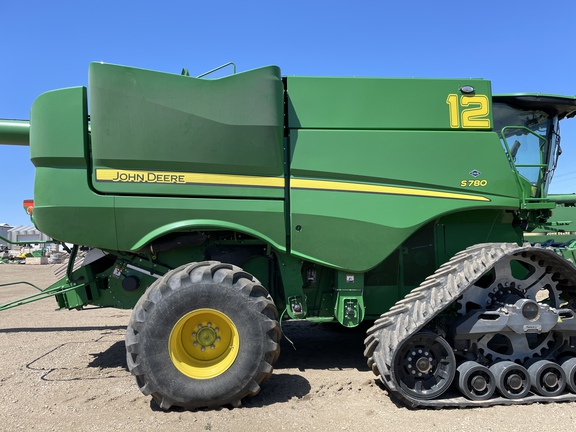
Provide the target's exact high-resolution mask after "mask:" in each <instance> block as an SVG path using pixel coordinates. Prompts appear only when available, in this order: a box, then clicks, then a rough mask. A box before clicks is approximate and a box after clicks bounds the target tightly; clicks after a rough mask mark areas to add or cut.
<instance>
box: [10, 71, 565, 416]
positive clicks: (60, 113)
mask: <svg viewBox="0 0 576 432" xmlns="http://www.w3.org/2000/svg"><path fill="white" fill-rule="evenodd" d="M88 91H89V97H88ZM88 100H89V101H90V102H89V105H88ZM575 113H576V98H573V97H565V96H548V95H524V94H518V95H502V96H493V95H492V94H491V87H490V82H489V81H486V80H480V79H390V78H333V77H324V78H323V77H298V76H288V77H282V76H281V73H280V70H279V69H278V68H277V67H275V66H269V67H263V68H260V69H255V70H252V71H248V72H244V73H239V74H235V75H232V76H229V77H225V78H220V79H214V80H210V79H198V78H191V77H189V76H184V75H173V74H167V73H160V72H154V71H148V70H142V69H136V68H130V67H124V66H115V65H108V64H96V63H95V64H92V65H91V66H90V76H89V90H87V89H85V88H82V87H77V88H68V89H62V90H56V91H53V92H49V93H45V94H43V95H41V96H40V97H39V98H38V99H37V100H36V102H35V103H34V105H33V107H32V111H31V120H30V126H29V127H30V136H31V140H30V146H31V159H32V162H33V163H34V165H35V166H36V183H35V197H34V198H35V201H34V213H33V217H34V221H35V223H36V225H37V227H38V228H39V229H40V230H41V231H43V232H44V233H46V234H47V235H49V236H51V237H52V238H54V239H56V240H58V241H62V242H68V243H74V244H76V245H83V246H87V247H88V248H90V249H91V250H90V251H89V252H88V254H87V256H86V258H85V261H84V264H83V265H82V266H81V267H80V268H78V269H77V270H73V267H72V265H73V262H72V261H73V260H72V261H71V264H70V266H69V268H68V272H67V276H66V278H65V279H64V280H62V281H60V282H58V283H56V284H54V285H53V286H52V287H49V289H48V292H50V293H53V292H54V293H56V299H57V301H58V304H59V306H60V307H61V308H68V309H71V308H82V307H84V306H86V305H97V306H112V307H118V308H134V311H133V314H132V319H131V321H130V324H129V326H128V330H127V335H126V349H127V361H128V366H129V368H130V370H131V371H132V373H133V374H134V375H135V376H136V379H137V383H138V385H139V386H140V388H141V389H142V391H143V392H144V393H145V394H147V395H152V397H153V398H154V400H155V401H156V402H157V403H158V404H159V405H160V406H161V407H162V408H164V409H168V408H170V407H171V406H180V407H184V408H188V409H195V408H199V407H217V406H221V405H226V404H232V405H235V406H236V405H239V404H240V402H241V400H242V398H244V397H246V396H250V395H254V394H256V393H257V392H258V391H259V389H260V384H261V383H262V382H263V381H265V380H266V379H267V378H268V377H269V376H270V374H271V372H272V364H273V363H274V362H275V361H276V359H277V358H278V355H279V345H278V342H279V338H280V323H279V316H282V317H285V318H286V319H288V318H291V319H307V320H311V321H317V322H329V321H337V322H340V323H341V324H342V325H343V326H346V327H354V326H357V325H359V324H360V323H361V322H362V321H364V320H375V323H374V326H373V327H372V328H371V329H370V330H369V331H368V336H367V338H366V350H365V355H366V357H367V358H368V364H369V365H370V367H371V368H372V370H373V371H374V372H375V373H376V375H378V376H379V377H380V379H381V380H382V382H383V383H384V384H385V385H386V386H387V387H388V388H389V389H390V390H391V391H392V392H393V393H394V394H395V395H397V396H398V397H400V398H401V399H402V400H404V401H405V402H407V403H409V404H411V405H414V406H418V405H425V406H436V407H441V406H467V405H471V406H477V405H494V404H499V403H509V401H510V400H511V399H513V400H515V401H516V402H517V403H526V402H534V401H547V400H551V399H550V398H553V399H554V400H576V383H575V380H576V346H575V345H576V343H575V341H576V324H572V321H575V322H576V320H574V318H575V317H576V315H575V314H576V312H575V311H574V309H573V307H572V305H573V303H572V302H573V300H575V299H574V298H573V297H574V295H575V293H574V290H575V284H576V268H575V267H574V266H573V264H571V263H570V261H569V260H568V259H570V258H573V257H574V253H573V248H572V247H571V246H570V245H569V244H564V245H562V246H560V245H555V247H556V248H557V252H561V253H562V254H563V256H564V257H565V258H562V257H561V256H560V255H559V254H558V253H556V252H555V251H553V250H551V249H545V248H542V247H541V246H539V245H534V246H531V245H529V244H527V243H526V244H523V241H524V235H525V234H524V233H525V232H531V231H534V230H535V229H536V230H537V229H538V227H539V226H542V224H544V223H546V221H547V220H548V218H549V217H550V215H551V210H552V209H554V207H555V205H556V202H555V201H554V200H553V199H549V198H548V197H547V189H548V185H549V183H550V180H551V173H552V172H553V170H554V167H555V164H556V160H557V157H558V156H559V154H560V151H559V134H558V130H559V129H558V121H559V120H562V119H563V118H566V117H572V116H574V114H575ZM27 127H28V124H27V123H25V122H24V123H22V122H17V121H5V122H0V141H1V142H7V143H16V144H26V142H27V132H26V131H25V130H24V129H26V128H27ZM64 220H66V221H67V223H66V224H63V223H62V221H64ZM526 238H527V239H528V240H529V235H528V234H526ZM76 250H77V249H74V254H73V255H75V252H76ZM170 383H172V384H170ZM174 383H177V384H174Z"/></svg>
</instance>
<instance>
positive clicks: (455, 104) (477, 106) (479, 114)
mask: <svg viewBox="0 0 576 432" xmlns="http://www.w3.org/2000/svg"><path fill="white" fill-rule="evenodd" d="M446 103H447V104H448V111H449V113H450V127H451V128H459V127H462V128H465V129H490V118H488V114H489V107H490V101H489V100H488V96H486V95H475V96H460V97H458V95H457V94H454V93H452V94H449V95H448V98H446Z"/></svg>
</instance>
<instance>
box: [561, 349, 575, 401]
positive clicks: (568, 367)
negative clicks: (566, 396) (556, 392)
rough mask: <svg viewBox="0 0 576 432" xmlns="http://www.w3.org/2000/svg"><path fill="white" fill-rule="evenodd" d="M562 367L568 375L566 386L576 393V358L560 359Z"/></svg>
mask: <svg viewBox="0 0 576 432" xmlns="http://www.w3.org/2000/svg"><path fill="white" fill-rule="evenodd" d="M559 363H560V366H561V367H562V370H563V371H564V373H565V374H566V386H567V387H568V390H570V391H571V392H572V393H576V357H564V358H562V359H560V362H559Z"/></svg>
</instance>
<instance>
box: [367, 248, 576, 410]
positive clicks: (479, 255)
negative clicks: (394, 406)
mask: <svg viewBox="0 0 576 432" xmlns="http://www.w3.org/2000/svg"><path fill="white" fill-rule="evenodd" d="M522 252H527V253H528V254H529V255H531V256H534V255H535V256H537V257H538V262H539V264H540V263H542V265H546V266H550V267H551V271H552V272H553V273H558V274H560V275H562V277H563V279H562V280H561V284H562V286H563V287H562V289H563V290H568V291H575V289H574V287H576V268H575V267H574V265H573V264H572V263H570V262H569V261H567V260H565V259H564V258H563V257H562V256H561V255H559V254H558V253H556V252H555V251H554V250H553V249H551V248H543V247H541V246H540V245H535V246H533V245H531V244H529V243H526V244H524V245H523V246H518V245H517V244H515V243H486V244H478V245H475V246H471V247H469V248H468V249H466V250H464V251H461V252H459V253H458V254H456V255H455V256H454V257H452V259H450V261H448V262H446V263H445V264H443V265H442V266H441V267H440V268H439V269H438V270H437V271H436V272H435V273H434V274H432V275H431V276H429V277H428V278H426V280H424V282H422V284H421V285H420V286H419V287H417V288H415V289H413V290H412V291H411V292H410V293H409V294H408V295H407V296H406V297H405V298H404V299H402V300H400V301H399V302H397V303H396V304H395V305H394V306H393V307H392V308H391V309H390V310H389V311H388V312H386V313H385V314H383V315H382V316H381V317H380V318H379V319H378V320H376V321H375V322H374V326H373V327H371V328H370V329H369V330H368V332H367V337H366V339H365V341H364V343H365V346H366V349H365V350H364V355H365V356H366V357H367V358H368V367H370V368H371V369H372V371H373V372H374V374H375V375H377V376H379V377H380V380H381V381H382V383H383V384H384V385H385V386H386V387H387V388H388V389H389V390H390V391H391V392H392V393H393V394H394V395H395V396H396V397H398V398H399V399H401V400H402V401H403V402H405V403H406V404H408V405H409V406H412V407H417V406H427V407H434V408H444V407H461V408H463V407H478V406H492V405H514V404H528V403H534V402H558V401H566V400H576V394H563V395H560V396H556V397H542V396H538V395H535V394H534V395H530V396H527V397H525V398H522V399H506V398H503V397H498V396H495V397H493V398H492V399H489V400H486V401H472V400H469V399H467V398H465V397H464V396H461V395H459V394H454V392H452V393H449V392H450V391H451V390H449V391H448V392H447V393H445V394H444V395H442V396H440V398H438V399H434V400H422V399H414V398H412V397H410V396H407V395H405V394H404V393H403V392H401V391H400V390H399V389H398V388H397V387H396V385H395V384H394V379H393V377H392V376H391V372H390V365H391V364H392V360H393V358H394V353H395V351H396V349H397V348H398V347H399V346H400V344H401V343H402V342H403V341H405V340H406V339H408V338H409V337H410V336H411V335H413V334H414V333H416V332H418V331H419V330H420V329H422V328H423V327H424V326H425V325H426V324H428V323H429V322H430V321H432V319H433V318H434V317H435V316H436V315H438V314H439V313H440V312H442V311H443V310H444V309H445V308H446V307H448V306H449V305H450V304H452V303H453V302H454V301H456V299H457V298H458V297H459V296H461V295H462V294H463V293H464V291H466V289H468V288H469V287H470V286H472V285H473V284H474V283H475V282H476V281H477V280H478V279H479V278H480V277H481V276H482V275H483V274H484V273H486V272H487V271H488V270H490V269H491V268H492V267H493V266H494V264H495V263H496V262H497V261H498V260H500V259H502V258H503V257H505V256H509V255H514V254H519V253H522ZM564 294H567V293H566V292H565V293H564Z"/></svg>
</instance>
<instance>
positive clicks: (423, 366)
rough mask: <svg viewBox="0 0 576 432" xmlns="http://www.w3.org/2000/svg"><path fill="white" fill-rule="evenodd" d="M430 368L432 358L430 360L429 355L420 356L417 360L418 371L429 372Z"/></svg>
mask: <svg viewBox="0 0 576 432" xmlns="http://www.w3.org/2000/svg"><path fill="white" fill-rule="evenodd" d="M430 368H431V365H430V360H428V358H427V357H420V358H419V359H418V360H416V369H418V372H421V373H427V372H429V371H430Z"/></svg>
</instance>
